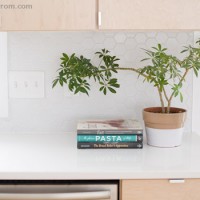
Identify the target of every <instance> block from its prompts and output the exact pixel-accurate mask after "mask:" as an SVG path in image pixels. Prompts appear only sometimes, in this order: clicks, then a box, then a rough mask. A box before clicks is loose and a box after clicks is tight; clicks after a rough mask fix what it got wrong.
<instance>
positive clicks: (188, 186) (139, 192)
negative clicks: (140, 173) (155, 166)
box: [121, 179, 200, 200]
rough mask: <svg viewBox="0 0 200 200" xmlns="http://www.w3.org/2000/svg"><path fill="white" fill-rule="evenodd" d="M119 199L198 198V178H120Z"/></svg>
mask: <svg viewBox="0 0 200 200" xmlns="http://www.w3.org/2000/svg"><path fill="white" fill-rule="evenodd" d="M121 200H200V179H185V180H184V181H180V182H179V181H177V182H176V181H170V180H122V181H121Z"/></svg>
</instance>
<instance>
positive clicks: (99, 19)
mask: <svg viewBox="0 0 200 200" xmlns="http://www.w3.org/2000/svg"><path fill="white" fill-rule="evenodd" d="M98 26H99V27H100V26H101V12H100V11H99V12H98Z"/></svg>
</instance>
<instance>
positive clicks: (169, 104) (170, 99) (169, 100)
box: [167, 68, 190, 113]
mask: <svg viewBox="0 0 200 200" xmlns="http://www.w3.org/2000/svg"><path fill="white" fill-rule="evenodd" d="M189 70H190V68H187V69H186V70H185V73H184V74H183V76H182V78H181V79H180V81H179V83H178V85H179V86H180V85H181V83H182V82H183V81H184V80H185V77H186V76H187V74H188V72H189ZM174 92H175V91H173V92H172V94H171V96H170V98H169V99H168V105H167V113H170V107H171V102H172V98H173V96H174Z"/></svg>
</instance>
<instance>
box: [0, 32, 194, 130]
mask: <svg viewBox="0 0 200 200" xmlns="http://www.w3.org/2000/svg"><path fill="white" fill-rule="evenodd" d="M193 36H194V34H193V32H159V33H151V32H147V33H139V32H120V33H118V32H115V33H114V32H10V33H8V57H9V60H8V65H9V66H8V67H9V70H15V71H16V70H25V71H28V70H38V71H44V72H45V98H43V99H10V100H9V118H8V119H0V131H1V132H2V131H47V132H49V131H58V132H60V131H75V130H76V123H77V120H79V119H88V118H89V119H91V118H132V117H134V118H138V119H139V120H140V121H141V122H142V109H143V108H144V107H149V106H158V105H160V104H159V101H158V95H157V91H156V90H155V89H154V88H153V87H152V86H151V85H149V84H147V83H143V80H142V79H137V74H135V73H130V72H121V73H120V74H119V75H118V78H119V82H120V83H121V88H120V89H119V90H118V92H117V94H108V95H107V96H104V95H103V94H102V93H100V92H99V91H98V86H97V85H96V84H93V87H92V91H91V93H90V97H87V96H86V95H82V94H81V95H79V96H72V97H67V95H64V89H63V88H61V87H57V88H55V89H53V90H52V80H53V79H54V77H55V76H56V70H57V68H58V67H59V64H60V56H61V53H63V52H66V53H68V54H72V53H73V52H76V53H77V54H78V55H80V54H82V55H84V56H87V57H88V58H92V59H93V60H94V61H95V60H96V59H97V58H96V57H94V52H96V51H99V50H100V49H102V48H106V49H108V50H110V51H111V52H112V53H113V54H114V55H116V56H118V57H119V58H120V59H121V60H120V66H127V67H131V66H134V67H137V66H138V67H140V66H142V64H141V63H140V60H141V59H142V58H144V57H145V54H144V51H143V50H141V48H150V47H152V46H154V45H156V44H157V43H161V44H163V45H164V46H166V47H167V48H168V51H169V52H170V53H173V54H176V55H177V56H178V57H180V55H179V52H180V51H181V49H182V46H184V45H187V44H193ZM173 105H175V106H179V107H184V108H186V109H187V110H188V117H187V122H186V127H185V130H186V131H190V130H191V109H192V74H190V75H189V76H188V78H187V83H186V85H185V87H184V102H183V103H180V102H179V99H176V100H175V101H174V102H173Z"/></svg>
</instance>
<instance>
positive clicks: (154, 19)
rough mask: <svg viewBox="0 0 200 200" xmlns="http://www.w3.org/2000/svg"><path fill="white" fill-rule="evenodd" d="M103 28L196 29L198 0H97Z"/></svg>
mask: <svg viewBox="0 0 200 200" xmlns="http://www.w3.org/2000/svg"><path fill="white" fill-rule="evenodd" d="M99 12H100V14H101V26H100V29H103V30H114V29H118V30H120V29H121V30H125V29H134V30H197V29H200V17H199V14H200V1H199V0H189V1H188V0H150V1H148V0H99Z"/></svg>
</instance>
